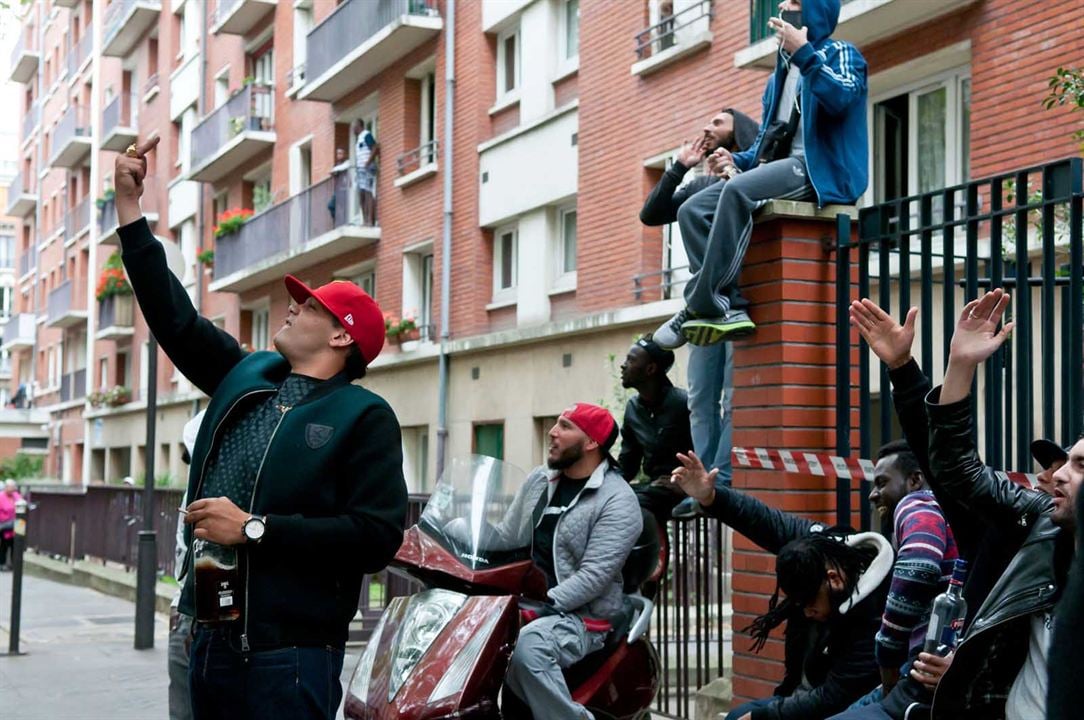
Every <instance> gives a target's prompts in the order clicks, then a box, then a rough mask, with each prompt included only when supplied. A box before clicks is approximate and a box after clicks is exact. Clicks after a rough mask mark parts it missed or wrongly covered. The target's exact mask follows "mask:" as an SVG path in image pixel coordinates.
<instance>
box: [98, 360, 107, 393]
mask: <svg viewBox="0 0 1084 720" xmlns="http://www.w3.org/2000/svg"><path fill="white" fill-rule="evenodd" d="M98 389H99V390H108V389H109V358H99V359H98Z"/></svg>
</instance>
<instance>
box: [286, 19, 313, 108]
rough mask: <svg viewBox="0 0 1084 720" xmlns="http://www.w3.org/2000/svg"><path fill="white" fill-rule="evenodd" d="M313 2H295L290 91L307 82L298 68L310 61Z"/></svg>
mask: <svg viewBox="0 0 1084 720" xmlns="http://www.w3.org/2000/svg"><path fill="white" fill-rule="evenodd" d="M313 21H314V17H313V12H312V4H311V3H307V2H297V3H294V65H293V70H294V73H293V75H292V77H293V84H292V86H291V87H290V88H288V91H292V90H294V89H295V88H296V89H300V88H301V87H302V86H303V85H304V84H305V75H304V74H303V73H298V72H297V68H299V67H300V66H302V65H304V64H306V63H307V62H308V55H309V46H308V35H309V32H310V31H311V30H312V27H313Z"/></svg>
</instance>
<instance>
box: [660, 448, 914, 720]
mask: <svg viewBox="0 0 1084 720" xmlns="http://www.w3.org/2000/svg"><path fill="white" fill-rule="evenodd" d="M678 459H679V460H680V461H681V465H680V466H679V467H677V468H676V469H675V470H674V472H673V475H672V480H673V482H675V483H677V484H678V485H680V486H681V488H682V489H683V490H684V491H685V492H686V493H688V494H689V496H690V497H692V498H694V499H696V500H697V501H698V502H699V503H700V504H701V505H702V506H703V507H704V509H705V511H706V513H707V514H708V515H710V516H712V517H715V518H718V519H719V520H721V521H722V522H723V523H725V524H726V525H728V526H730V527H732V528H733V529H734V530H735V532H739V533H741V534H742V535H745V536H746V537H747V538H749V539H750V540H752V541H753V542H754V543H756V544H757V545H759V546H760V547H762V548H764V549H765V550H767V551H768V552H770V553H772V554H774V555H776V556H777V557H776V565H775V573H776V591H775V593H774V595H773V596H772V598H771V600H770V601H769V603H768V612H767V613H765V614H764V615H761V616H760V617H758V618H757V619H756V620H755V621H754V622H753V624H752V625H751V626H750V627H749V628H746V630H749V631H751V634H752V635H753V638H754V642H753V650H754V651H755V652H759V651H760V650H761V649H762V648H763V647H764V644H765V642H766V641H767V639H768V635H769V633H771V631H772V630H773V629H774V628H776V627H778V626H779V625H780V624H781V623H783V622H784V621H785V622H786V623H787V631H786V642H785V647H784V658H783V664H784V672H783V682H782V683H780V685H779V686H778V687H777V688H776V689H775V692H774V694H773V695H772V696H771V697H768V698H761V699H758V700H754V701H752V702H749V703H746V704H744V705H741V706H739V707H737V708H734V709H732V710H731V711H730V713H729V714H728V715H727V716H726V720H824V718H827V717H828V716H830V715H833V714H835V713H838V712H840V711H842V710H844V709H846V708H847V707H848V706H849V705H850V704H851V703H853V702H854V701H856V700H858V699H859V698H860V697H862V696H863V695H865V694H866V693H868V692H869V691H871V690H873V688H875V687H876V686H877V684H878V683H879V682H880V679H881V678H880V673H879V672H878V669H877V659H876V658H875V657H874V637H875V635H876V634H877V630H878V628H879V627H880V626H881V616H882V613H883V612H884V608H885V598H886V597H887V595H888V590H889V585H890V582H891V577H892V562H893V552H892V546H891V545H890V544H889V542H888V541H887V540H886V539H885V538H884V537H882V536H881V535H879V534H877V533H871V532H866V533H854V532H853V531H852V530H850V529H849V528H825V527H824V526H823V525H821V524H820V523H816V522H813V521H812V520H807V519H805V518H802V517H799V516H797V515H792V514H790V513H785V512H782V511H780V510H777V509H775V508H773V507H771V506H769V505H766V504H765V503H763V502H761V501H759V500H757V499H756V498H753V497H751V496H749V495H745V494H744V493H740V492H738V491H736V490H733V489H731V488H729V487H726V486H723V487H719V486H717V485H716V484H715V475H716V474H717V473H718V470H712V471H711V472H708V471H707V470H705V469H704V465H703V464H702V463H701V462H700V458H698V457H697V456H696V455H695V454H694V453H689V455H679V456H678ZM780 591H782V593H783V595H784V596H785V597H784V598H782V599H781V598H780Z"/></svg>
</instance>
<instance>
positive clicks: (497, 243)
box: [493, 225, 519, 304]
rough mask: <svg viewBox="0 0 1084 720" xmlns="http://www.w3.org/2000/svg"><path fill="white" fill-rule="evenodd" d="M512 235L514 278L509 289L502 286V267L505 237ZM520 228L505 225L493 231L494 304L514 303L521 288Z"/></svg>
mask: <svg viewBox="0 0 1084 720" xmlns="http://www.w3.org/2000/svg"><path fill="white" fill-rule="evenodd" d="M509 233H511V234H512V264H511V267H512V277H511V285H510V286H509V287H502V286H501V267H502V266H503V265H504V250H503V245H504V243H503V242H502V239H503V237H504V236H505V235H507V234H509ZM518 262H519V227H518V226H516V225H504V226H501V227H499V228H497V229H496V230H494V231H493V303H494V304H497V303H514V302H515V301H516V296H517V290H518V287H519V269H518V267H517V263H518Z"/></svg>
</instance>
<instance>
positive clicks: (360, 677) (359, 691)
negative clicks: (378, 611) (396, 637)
mask: <svg viewBox="0 0 1084 720" xmlns="http://www.w3.org/2000/svg"><path fill="white" fill-rule="evenodd" d="M385 617H387V615H386V614H384V615H381V616H380V622H378V623H377V624H376V629H375V630H373V634H372V635H371V636H369V643H368V645H366V646H365V652H363V653H362V654H361V659H360V660H358V666H357V667H356V668H355V669H354V677H353V678H352V679H351V680H350V694H351V695H353V696H354V697H356V698H357V699H358V700H361V701H362V702H365V701H366V698H368V697H369V680H370V678H371V677H372V674H373V661H374V660H375V659H376V652H377V649H378V648H379V646H380V636H381V635H383V633H384V618H385Z"/></svg>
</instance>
